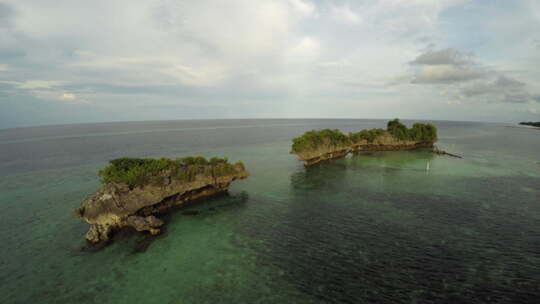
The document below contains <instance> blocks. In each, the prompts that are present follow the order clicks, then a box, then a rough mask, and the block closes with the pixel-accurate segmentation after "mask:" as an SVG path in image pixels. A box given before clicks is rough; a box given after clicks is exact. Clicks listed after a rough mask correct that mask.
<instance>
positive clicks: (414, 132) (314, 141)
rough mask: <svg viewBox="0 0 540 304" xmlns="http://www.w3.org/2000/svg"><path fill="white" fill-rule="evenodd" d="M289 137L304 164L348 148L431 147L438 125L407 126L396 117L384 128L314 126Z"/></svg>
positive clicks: (356, 149) (338, 154) (373, 149)
mask: <svg viewBox="0 0 540 304" xmlns="http://www.w3.org/2000/svg"><path fill="white" fill-rule="evenodd" d="M292 141H293V144H292V149H291V153H292V154H296V155H297V156H298V158H299V159H300V160H302V161H304V165H305V166H311V165H314V164H316V163H319V162H321V161H324V160H327V159H334V158H339V157H343V156H345V155H347V154H348V153H350V152H360V151H392V150H413V149H418V148H433V144H434V143H435V142H436V141H437V128H436V127H435V126H434V125H432V124H429V123H428V124H423V123H415V124H414V125H413V126H412V128H410V129H409V128H407V127H406V126H405V125H404V124H402V123H401V122H400V121H399V119H397V118H396V119H394V120H391V121H389V122H388V123H387V127H386V130H384V129H369V130H362V131H359V132H357V133H349V134H348V135H345V134H343V133H342V132H341V131H339V130H331V129H324V130H318V131H316V130H313V131H308V132H306V133H304V135H302V136H300V137H297V138H293V140H292ZM437 151H439V150H437ZM440 152H441V153H439V154H445V152H444V151H440Z"/></svg>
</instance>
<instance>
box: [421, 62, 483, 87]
mask: <svg viewBox="0 0 540 304" xmlns="http://www.w3.org/2000/svg"><path fill="white" fill-rule="evenodd" d="M483 75H484V73H483V72H482V71H480V70H476V69H472V68H468V67H457V66H453V65H428V66H424V67H422V68H421V69H420V71H419V72H418V73H417V74H416V75H415V77H414V79H413V80H412V82H413V83H455V82H463V81H470V80H473V79H478V78H481V77H482V76H483Z"/></svg>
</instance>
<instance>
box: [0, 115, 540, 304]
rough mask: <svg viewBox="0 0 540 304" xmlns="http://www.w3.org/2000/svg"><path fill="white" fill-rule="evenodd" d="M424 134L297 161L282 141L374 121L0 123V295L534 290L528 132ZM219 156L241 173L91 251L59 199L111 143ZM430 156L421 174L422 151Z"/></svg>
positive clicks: (65, 199) (112, 153)
mask: <svg viewBox="0 0 540 304" xmlns="http://www.w3.org/2000/svg"><path fill="white" fill-rule="evenodd" d="M434 123H435V124H436V125H437V126H438V127H439V133H440V141H439V146H440V147H441V148H443V149H445V150H447V151H449V152H452V153H456V154H460V155H463V156H464V159H457V158H450V157H445V156H437V155H433V154H430V153H427V152H423V151H413V152H374V153H367V154H358V155H351V156H348V157H347V158H344V159H339V160H335V161H330V162H326V163H323V164H320V165H319V166H315V167H312V168H307V169H306V168H304V167H303V166H302V164H301V163H300V162H298V161H297V160H296V159H295V157H294V156H293V155H290V154H289V153H288V152H289V148H290V138H292V137H294V136H297V135H299V134H302V132H304V131H306V130H309V129H318V128H327V127H330V128H339V129H342V130H343V131H346V132H348V131H352V130H358V129H363V128H372V127H383V126H384V124H385V122H384V121H382V120H224V121H219V120H215V121H171V122H143V123H110V124H92V125H73V126H55V127H39V128H25V129H10V130H0V148H1V149H2V153H1V154H0V213H1V214H2V221H1V222H0V240H1V242H2V246H1V247H0V258H1V259H0V302H1V303H372V302H393V303H445V302H446V303H448V302H450V303H455V302H467V303H510V302H513V303H534V302H536V301H537V299H538V297H539V296H540V283H539V282H540V229H539V228H540V226H539V224H538V223H540V152H539V151H540V149H539V148H540V131H539V130H535V129H529V128H517V127H508V126H504V125H501V124H480V123H466V122H434ZM190 154H201V155H204V156H214V155H216V156H225V157H228V158H229V159H231V160H233V161H236V160H242V161H244V162H245V163H246V166H247V168H248V170H249V171H250V172H251V173H252V176H251V177H250V178H249V179H247V180H243V181H239V182H235V183H234V184H233V186H232V187H231V189H230V193H229V194H228V195H223V196H219V197H216V198H213V199H210V200H208V201H206V202H204V203H201V204H197V205H194V206H191V207H189V209H190V210H192V211H197V212H198V213H197V214H196V215H188V214H189V213H184V212H183V210H179V211H177V212H175V213H172V214H170V215H168V216H167V217H166V218H165V220H166V222H167V225H166V228H165V231H164V233H163V234H162V235H160V236H158V237H151V236H149V235H147V234H137V233H132V232H130V231H125V232H122V233H118V234H117V235H116V236H115V241H114V242H113V243H112V244H111V245H109V246H107V247H105V248H104V249H102V250H90V249H89V248H87V247H86V245H85V242H84V241H83V236H84V233H85V232H86V230H87V229H88V225H86V224H84V223H82V222H80V221H78V220H77V219H74V218H72V217H70V213H71V211H72V210H74V209H75V208H76V207H77V206H78V205H79V203H80V201H81V200H82V199H83V198H84V197H85V196H86V195H88V194H90V193H92V192H93V191H95V190H96V189H98V187H99V184H98V180H97V178H96V176H95V173H96V171H97V170H98V169H99V168H101V167H102V166H104V165H105V163H106V161H107V160H108V159H111V158H114V157H119V156H125V155H127V156H185V155H190ZM428 163H429V168H430V169H429V171H427V170H426V166H427V164H428Z"/></svg>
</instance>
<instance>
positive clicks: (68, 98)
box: [60, 93, 77, 101]
mask: <svg viewBox="0 0 540 304" xmlns="http://www.w3.org/2000/svg"><path fill="white" fill-rule="evenodd" d="M75 99H77V96H76V95H75V94H73V93H64V94H62V95H60V100H63V101H73V100H75Z"/></svg>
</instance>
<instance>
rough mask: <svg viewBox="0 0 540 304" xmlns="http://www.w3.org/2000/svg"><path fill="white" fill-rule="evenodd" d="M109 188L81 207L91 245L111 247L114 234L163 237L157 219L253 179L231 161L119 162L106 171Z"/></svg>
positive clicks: (104, 179) (104, 177)
mask: <svg viewBox="0 0 540 304" xmlns="http://www.w3.org/2000/svg"><path fill="white" fill-rule="evenodd" d="M98 175H99V176H100V177H101V182H102V184H103V187H102V188H101V189H99V190H98V191H96V192H95V193H93V194H91V195H89V196H88V197H87V198H85V199H84V200H83V201H82V202H81V206H80V207H79V208H77V209H76V210H75V212H74V215H75V216H76V217H77V218H80V219H82V220H83V221H85V222H87V223H88V224H90V225H91V226H90V230H89V231H88V232H87V233H86V240H88V241H89V242H91V243H99V242H102V241H107V240H109V238H110V235H111V233H112V232H113V231H115V230H118V229H120V228H124V227H133V228H135V229H136V230H137V231H149V232H150V233H152V234H158V233H159V232H160V229H159V227H160V226H161V225H163V221H162V220H160V219H159V218H158V217H156V215H159V214H162V213H165V212H167V211H169V210H171V209H172V208H176V207H179V206H182V205H185V204H186V203H188V202H191V201H194V200H197V199H201V198H204V197H209V196H211V195H214V194H217V193H221V192H226V191H227V190H228V188H229V185H230V183H231V182H232V181H234V180H237V179H244V178H247V177H248V176H249V173H248V172H247V171H246V169H245V167H244V164H243V163H241V162H237V163H235V164H231V163H229V162H228V160H227V159H226V158H225V159H224V158H212V159H210V160H207V159H205V158H204V157H185V158H178V159H168V158H160V159H152V158H119V159H115V160H111V161H110V162H109V165H108V166H107V167H105V168H104V169H102V170H100V171H99V173H98Z"/></svg>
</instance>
